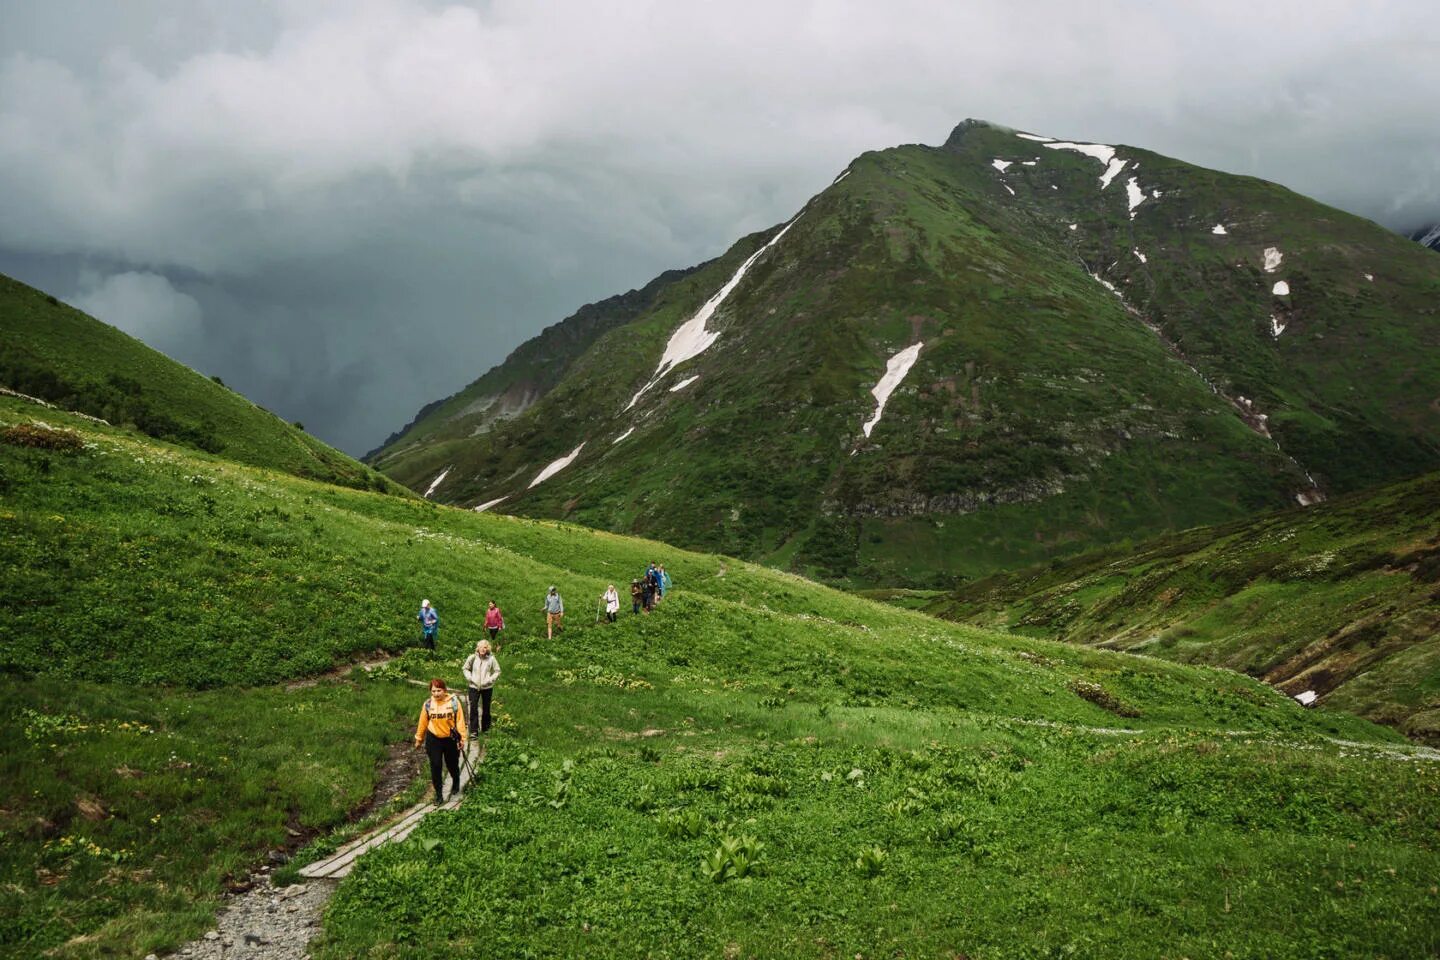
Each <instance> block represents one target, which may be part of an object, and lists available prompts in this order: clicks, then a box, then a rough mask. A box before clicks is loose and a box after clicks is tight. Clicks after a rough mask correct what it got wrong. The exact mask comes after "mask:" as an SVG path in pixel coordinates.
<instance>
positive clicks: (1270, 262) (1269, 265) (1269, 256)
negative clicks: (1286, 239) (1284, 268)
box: [1265, 247, 1285, 273]
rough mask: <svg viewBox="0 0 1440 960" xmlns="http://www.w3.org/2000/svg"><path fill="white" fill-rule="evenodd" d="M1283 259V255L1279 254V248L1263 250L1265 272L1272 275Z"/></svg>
mask: <svg viewBox="0 0 1440 960" xmlns="http://www.w3.org/2000/svg"><path fill="white" fill-rule="evenodd" d="M1284 259H1285V254H1283V253H1281V252H1280V248H1279V247H1266V248H1265V272H1266V273H1274V272H1275V271H1276V270H1277V269H1278V268H1279V267H1280V261H1282V260H1284Z"/></svg>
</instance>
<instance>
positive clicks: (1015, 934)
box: [0, 398, 1440, 958]
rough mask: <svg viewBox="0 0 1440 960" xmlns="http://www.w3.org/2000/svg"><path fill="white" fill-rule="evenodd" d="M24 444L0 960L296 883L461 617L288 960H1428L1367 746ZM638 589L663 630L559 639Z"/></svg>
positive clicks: (1215, 687)
mask: <svg viewBox="0 0 1440 960" xmlns="http://www.w3.org/2000/svg"><path fill="white" fill-rule="evenodd" d="M34 413H35V410H34V408H33V406H29V405H25V404H22V403H20V402H18V401H14V400H11V399H5V398H0V440H3V442H0V603H3V604H4V608H3V610H0V654H3V655H0V664H3V670H0V698H3V702H4V703H5V704H6V705H7V707H6V709H5V710H4V711H3V712H0V736H3V737H4V741H5V743H6V749H5V750H4V751H3V752H0V831H3V834H0V836H3V837H4V843H3V844H0V918H3V921H4V922H0V956H6V957H26V958H29V957H36V956H47V957H55V958H79V957H85V958H91V957H102V956H117V955H121V956H143V955H144V954H146V953H147V952H152V951H153V952H158V953H165V952H167V951H169V950H170V949H173V948H174V947H175V946H176V945H177V944H178V943H181V942H184V940H186V939H187V938H189V937H194V936H196V935H198V934H199V933H200V932H201V931H203V930H204V929H206V926H207V924H208V923H209V922H210V917H211V916H213V912H214V910H215V908H216V906H217V897H218V895H219V893H220V891H221V890H222V889H224V888H226V887H229V888H232V889H236V888H241V887H243V886H244V885H245V884H246V883H248V882H249V880H248V879H247V874H248V871H249V870H250V869H251V868H253V867H254V866H256V865H257V864H258V863H262V862H268V861H270V860H272V859H283V858H284V856H283V854H282V853H280V851H281V849H283V848H285V847H287V846H289V847H292V848H293V847H294V846H296V845H298V844H299V843H301V842H303V841H307V840H308V841H310V842H309V843H308V844H307V846H306V847H305V849H304V850H302V851H301V852H300V859H303V858H305V857H306V856H313V855H315V854H316V852H318V851H323V850H326V849H329V847H330V846H333V841H330V840H328V839H327V838H326V837H325V836H324V835H323V832H324V831H326V830H328V829H330V828H331V827H335V826H340V825H341V824H343V821H344V820H345V817H346V814H347V811H349V810H352V809H354V808H355V807H357V806H358V805H359V804H360V802H361V800H362V798H363V797H364V796H365V793H366V792H367V790H368V789H369V785H370V784H372V783H373V782H374V781H375V779H376V777H377V776H378V773H379V769H378V767H377V766H376V764H377V761H379V760H381V759H382V758H383V757H385V756H386V753H387V750H386V745H387V744H394V743H399V744H402V745H403V744H405V742H406V741H407V740H408V738H409V736H410V735H411V733H412V732H413V729H414V718H415V713H416V711H417V710H418V706H419V700H420V697H421V696H422V694H423V692H422V691H421V690H419V689H417V688H416V687H415V686H413V685H411V684H410V683H407V682H406V681H407V680H414V679H422V680H423V678H428V677H432V676H437V675H438V676H443V677H447V678H449V679H451V680H455V681H458V679H459V677H458V664H459V661H460V659H461V655H462V654H463V653H464V652H465V651H466V650H468V649H469V648H470V646H471V644H473V642H474V640H475V639H476V638H477V636H479V635H480V628H479V623H480V621H479V617H480V614H481V611H482V610H483V608H484V604H485V602H486V601H487V600H489V599H495V600H497V601H498V602H499V603H500V605H501V606H502V608H503V609H504V610H505V611H506V613H507V617H506V619H507V624H508V629H507V631H506V632H505V633H504V634H502V650H501V656H500V659H501V664H502V668H503V673H502V676H501V680H500V684H499V686H498V688H497V691H498V692H497V695H496V711H497V715H498V718H499V723H498V726H497V728H496V729H495V730H494V731H492V732H491V734H490V736H489V740H488V760H487V762H486V763H485V764H484V765H483V766H482V767H481V768H480V770H479V779H478V785H477V786H476V787H475V788H474V790H473V791H472V792H471V793H470V794H468V795H467V797H466V799H465V801H464V803H463V805H462V806H461V808H460V809H459V810H458V811H457V812H455V813H443V814H437V815H435V816H432V817H430V818H429V819H428V820H427V821H426V823H425V824H424V825H423V826H422V827H421V829H420V831H418V832H417V834H416V835H415V837H414V839H413V840H412V841H410V842H407V843H404V844H398V845H394V846H391V847H386V848H382V849H380V850H378V851H375V852H373V853H371V854H367V855H366V856H365V857H364V858H362V860H361V861H360V863H359V865H358V866H357V869H356V872H355V873H354V874H352V875H351V876H350V877H349V878H347V879H346V880H345V881H344V882H342V884H341V885H340V888H339V890H338V892H337V894H336V900H335V901H334V902H333V903H332V905H331V908H330V910H329V911H328V913H327V915H326V918H325V928H324V931H323V935H322V939H321V940H320V942H318V943H317V944H316V945H315V952H316V954H317V955H318V956H322V957H359V956H391V957H447V958H448V957H453V956H457V955H459V956H469V955H472V954H475V953H477V952H478V953H485V954H486V955H497V956H518V955H535V956H597V957H606V956H610V957H640V956H655V955H658V954H662V953H663V954H665V955H669V956H674V957H714V956H723V955H726V954H727V953H728V954H733V955H736V956H742V955H749V956H778V955H787V956H796V957H833V956H837V955H843V956H847V957H848V956H853V955H855V954H856V953H862V954H863V955H865V956H873V955H887V956H889V955H896V954H899V953H903V954H904V955H905V956H935V955H941V954H942V952H943V953H951V954H953V953H963V954H964V955H967V956H972V957H977V958H978V957H988V958H1004V957H1037V956H1066V955H1073V956H1087V955H1102V954H1103V955H1106V956H1114V957H1129V956H1135V957H1142V956H1144V957H1151V956H1156V955H1166V956H1181V955H1189V956H1207V955H1211V954H1214V955H1224V954H1225V953H1226V952H1230V953H1233V954H1234V955H1236V956H1265V957H1296V958H1300V957H1304V958H1309V957H1314V956H1321V955H1326V954H1329V955H1333V956H1355V955H1360V954H1376V955H1386V956H1395V957H1400V956H1407V957H1408V956H1426V955H1430V954H1432V953H1434V952H1435V950H1436V949H1437V948H1440V922H1437V919H1436V918H1437V914H1436V913H1435V912H1434V911H1431V910H1428V909H1425V906H1426V905H1427V904H1429V903H1430V902H1431V900H1432V899H1433V897H1434V894H1433V893H1432V892H1431V891H1432V890H1433V884H1434V877H1435V875H1436V873H1437V871H1440V850H1437V847H1436V837H1437V836H1440V802H1437V797H1440V763H1437V762H1436V761H1435V758H1434V755H1433V754H1431V753H1427V752H1425V751H1420V750H1416V749H1414V748H1412V747H1410V746H1409V745H1406V744H1403V743H1402V742H1399V741H1400V738H1399V737H1398V735H1396V734H1394V733H1393V732H1391V731H1387V730H1384V729H1382V728H1378V727H1375V726H1373V725H1371V724H1368V723H1365V722H1364V721H1361V720H1357V719H1355V718H1353V717H1348V716H1346V715H1344V714H1342V713H1329V712H1318V711H1306V710H1303V709H1301V708H1300V707H1299V706H1298V705H1297V704H1295V703H1294V702H1293V701H1291V700H1290V699H1288V698H1287V697H1285V696H1284V695H1282V694H1280V693H1278V692H1276V691H1274V690H1270V689H1267V688H1266V687H1264V686H1262V685H1261V684H1258V683H1256V682H1254V681H1253V680H1250V679H1248V678H1246V677H1243V676H1239V675H1236V674H1232V673H1227V672H1223V671H1216V670H1210V669H1204V668H1197V667H1190V666H1184V665H1178V664H1169V663H1164V662H1161V661H1156V660H1142V659H1137V658H1134V657H1129V656H1125V655H1122V654H1115V653H1109V652H1105V651H1096V650H1089V649H1084V648H1079V647H1074V646H1066V645H1063V644H1057V643H1052V642H1048V641H1043V640H1032V639H1026V638H1019V637H1010V636H1006V635H1003V634H998V633H992V632H989V631H986V630H981V629H976V628H973V627H967V626H961V625H956V624H947V623H943V622H940V621H937V620H933V619H930V618H927V617H923V616H920V615H917V614H913V613H908V612H905V611H900V610H895V609H890V608H886V607H882V606H879V605H876V604H872V603H868V602H866V601H864V600H861V599H859V598H856V597H853V596H849V595H845V594H841V593H837V592H834V591H831V590H827V589H824V588H822V587H819V586H817V585H815V584H813V583H809V582H807V581H805V580H802V579H800V578H797V577H793V576H789V575H786V574H782V573H778V572H775V571H770V570H766V569H763V568H757V567H755V566H752V565H749V564H746V563H742V562H738V561H734V560H729V559H726V558H723V557H718V556H713V555H702V554H691V553H685V552H681V551H675V550H672V549H671V548H668V547H664V546H662V545H659V544H655V543H650V542H645V541H639V540H631V539H628V538H623V537H617V536H614V535H611V534H606V533H599V532H593V531H589V530H584V529H581V528H576V527H571V526H568V525H560V524H554V523H546V522H536V521H531V520H523V519H515V518H507V517H494V516H477V515H475V514H474V513H471V512H469V511H462V510H450V509H446V508H443V507H437V506H435V505H433V504H429V503H424V502H421V501H418V500H414V499H409V500H402V499H399V498H395V497H382V496H376V495H373V494H369V493H364V492H358V491H350V490H343V489H340V488H338V487H335V486H330V485H324V484H317V483H311V482H308V481H304V480H300V479H296V478H293V477H289V476H285V475H283V474H279V473H276V472H274V471H266V470H256V469H252V468H249V467H246V466H243V465H239V464H236V463H234V462H231V461H227V460H223V459H221V458H217V457H212V456H209V455H206V454H203V453H197V452H194V451H190V450H187V449H184V448H180V447H176V446H171V445H167V444H163V443H159V442H156V441H152V440H149V439H147V438H143V437H137V436H135V435H133V434H128V433H125V432H122V431H119V430H115V429H111V428H106V427H102V426H100V425H97V424H94V423H92V422H88V421H83V420H80V419H77V418H74V417H70V416H68V415H65V414H53V415H52V414H50V413H48V412H47V413H46V415H45V417H44V421H45V423H44V425H42V424H37V423H36V422H35V417H34ZM17 427H18V428H21V429H19V430H18V431H17V430H16V429H15V428H17ZM71 434H73V436H71ZM651 559H658V560H661V561H663V562H665V563H666V565H667V567H668V568H669V569H670V570H671V571H672V572H673V573H674V579H675V589H674V592H673V593H672V594H671V595H670V596H669V597H668V598H667V599H666V600H665V601H664V603H663V604H661V605H660V607H659V609H658V610H657V611H656V612H655V613H653V614H650V615H645V616H630V615H626V616H624V617H623V618H622V619H621V621H620V622H619V623H617V624H613V625H611V624H604V623H597V622H596V621H595V618H594V616H593V613H592V611H591V604H590V602H591V599H592V598H594V597H597V596H598V595H599V593H600V591H601V589H603V586H604V584H605V583H606V582H609V581H613V580H623V578H624V577H626V576H628V575H630V574H631V573H632V572H633V571H635V570H637V569H638V568H639V567H640V566H641V565H642V564H643V563H644V562H646V561H648V560H651ZM550 583H554V584H557V585H558V586H559V587H560V590H561V591H562V593H563V595H564V596H565V597H566V599H567V600H568V601H569V610H570V613H569V616H568V618H567V620H568V622H567V624H566V626H565V628H564V630H563V631H562V632H561V633H560V634H559V635H558V636H557V637H556V638H555V640H554V641H547V640H545V639H543V634H542V633H541V625H540V617H539V597H540V594H541V592H542V591H543V590H544V589H545V586H547V585H548V584H550ZM422 595H425V596H429V597H430V598H432V599H433V600H434V601H435V602H436V604H437V606H438V608H439V610H440V612H441V616H442V625H441V634H440V649H439V651H438V652H437V653H435V654H428V653H426V652H424V651H419V650H410V651H408V652H406V653H404V654H403V655H401V656H399V657H397V658H396V659H395V660H393V661H391V662H390V663H389V664H388V665H386V666H384V667H382V668H381V669H378V670H376V671H375V672H374V673H370V674H367V673H365V672H363V671H355V672H353V673H351V674H348V675H346V674H344V673H341V672H336V673H328V672H326V673H321V674H320V675H319V676H314V677H313V679H314V682H308V683H292V684H278V683H276V681H279V680H282V679H294V678H299V677H302V676H305V675H312V676H313V675H315V674H316V673H317V672H320V671H327V669H328V668H329V667H331V666H332V665H333V664H335V663H337V662H339V663H344V662H346V661H347V660H349V659H350V658H351V657H355V656H361V655H364V656H369V657H371V658H375V659H378V658H379V654H377V653H376V652H375V648H376V647H377V646H379V647H383V648H386V649H388V650H390V651H392V652H393V651H395V650H397V649H399V648H402V647H405V646H408V645H410V644H413V642H414V626H413V620H412V617H413V605H414V603H415V601H416V599H417V598H418V597H420V596H422ZM198 686H204V687H211V688H213V689H209V690H196V689H195V688H196V687H198ZM408 795H409V796H411V797H415V796H417V795H418V791H414V790H412V791H411V792H410V793H409V794H408ZM340 828H341V829H342V830H343V829H344V827H343V826H341V827H340ZM292 866H293V864H292ZM292 875H293V874H292ZM436 890H444V891H446V892H447V895H446V896H444V897H437V896H435V891H436ZM281 909H282V910H283V909H284V908H283V907H282V908H281ZM1016 917H1024V918H1025V922H1024V923H1023V924H1017V923H1016V922H1015V918H1016ZM275 947H276V945H275V944H270V945H262V946H261V947H259V948H257V949H256V950H254V951H253V952H254V953H256V954H257V955H259V954H262V953H264V952H265V951H266V950H267V949H272V950H273V949H274V948H275ZM240 949H241V945H240V944H237V945H236V951H237V952H238V951H239V950H240Z"/></svg>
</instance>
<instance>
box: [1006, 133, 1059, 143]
mask: <svg viewBox="0 0 1440 960" xmlns="http://www.w3.org/2000/svg"><path fill="white" fill-rule="evenodd" d="M1015 136H1017V137H1019V138H1020V139H1022V140H1034V141H1035V142H1036V143H1050V142H1051V141H1053V140H1054V139H1055V138H1054V137H1041V136H1037V135H1035V134H1033V133H1017V134H1015Z"/></svg>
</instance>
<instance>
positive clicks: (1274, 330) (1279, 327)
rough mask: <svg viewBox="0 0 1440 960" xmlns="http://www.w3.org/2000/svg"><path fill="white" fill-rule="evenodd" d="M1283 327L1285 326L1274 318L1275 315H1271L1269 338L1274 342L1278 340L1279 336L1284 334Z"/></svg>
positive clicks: (1277, 318)
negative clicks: (1272, 338) (1273, 339)
mask: <svg viewBox="0 0 1440 960" xmlns="http://www.w3.org/2000/svg"><path fill="white" fill-rule="evenodd" d="M1285 326H1286V325H1285V324H1283V323H1281V322H1280V318H1279V317H1277V316H1275V314H1273V313H1272V314H1270V336H1272V337H1274V338H1275V339H1276V340H1279V339H1280V334H1282V333H1284V332H1285Z"/></svg>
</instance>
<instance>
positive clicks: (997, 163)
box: [990, 158, 1014, 173]
mask: <svg viewBox="0 0 1440 960" xmlns="http://www.w3.org/2000/svg"><path fill="white" fill-rule="evenodd" d="M1013 162H1014V161H1013V160H1000V159H998V158H997V159H995V160H991V161H990V166H992V167H994V168H995V169H996V170H999V171H1000V172H1001V173H1004V172H1005V168H1006V167H1008V166H1010V164H1011V163H1013Z"/></svg>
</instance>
